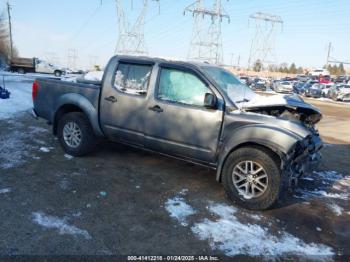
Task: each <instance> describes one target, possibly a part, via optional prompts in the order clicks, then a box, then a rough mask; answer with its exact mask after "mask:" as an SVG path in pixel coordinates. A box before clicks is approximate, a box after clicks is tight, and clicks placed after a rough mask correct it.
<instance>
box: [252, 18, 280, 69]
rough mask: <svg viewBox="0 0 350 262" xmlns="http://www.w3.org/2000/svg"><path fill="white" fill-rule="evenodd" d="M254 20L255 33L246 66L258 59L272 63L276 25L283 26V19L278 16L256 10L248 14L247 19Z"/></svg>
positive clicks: (273, 60) (274, 61) (274, 60)
mask: <svg viewBox="0 0 350 262" xmlns="http://www.w3.org/2000/svg"><path fill="white" fill-rule="evenodd" d="M250 20H253V21H254V22H255V35H254V38H253V40H252V45H251V48H250V55H249V60H248V67H249V68H252V66H253V64H254V63H255V62H256V61H257V60H258V59H259V60H260V61H261V63H262V64H263V65H264V64H274V63H276V62H277V61H276V60H277V59H276V57H275V43H276V33H277V31H276V26H277V25H280V26H281V29H282V27H283V20H282V18H281V17H280V16H277V15H271V14H266V13H262V12H257V13H254V14H252V15H251V16H249V21H250Z"/></svg>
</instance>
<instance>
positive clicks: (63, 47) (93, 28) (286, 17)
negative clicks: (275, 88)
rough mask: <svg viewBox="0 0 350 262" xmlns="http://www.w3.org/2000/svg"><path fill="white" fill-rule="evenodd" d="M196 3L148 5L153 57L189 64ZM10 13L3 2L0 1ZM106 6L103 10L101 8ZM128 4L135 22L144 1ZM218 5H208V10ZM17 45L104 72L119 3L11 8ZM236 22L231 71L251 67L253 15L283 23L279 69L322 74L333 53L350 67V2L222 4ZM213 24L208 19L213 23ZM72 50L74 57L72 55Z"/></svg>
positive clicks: (15, 1)
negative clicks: (316, 70)
mask: <svg viewBox="0 0 350 262" xmlns="http://www.w3.org/2000/svg"><path fill="white" fill-rule="evenodd" d="M194 1H195V0H177V1H175V0H160V12H159V7H158V4H157V2H155V1H151V0H150V1H149V9H148V14H147V17H146V24H145V39H146V44H147V49H148V52H149V54H150V55H151V56H162V57H174V58H179V59H186V57H187V54H188V50H189V45H190V41H191V35H192V29H193V22H194V19H193V17H192V15H191V14H189V13H188V14H186V15H184V14H183V11H184V9H185V7H186V6H189V5H190V4H191V3H193V2H194ZM1 2H2V4H3V5H4V2H5V1H4V0H2V1H1ZM101 2H102V5H101ZM131 2H132V1H131V0H124V3H125V8H127V15H128V16H130V17H131V19H130V20H131V22H132V20H133V19H134V18H135V17H136V14H137V12H138V11H139V9H140V2H141V0H133V9H131ZM212 2H213V0H206V1H205V3H206V5H207V6H210V4H211V3H212ZM10 3H11V6H12V10H11V12H12V23H13V39H14V43H15V46H16V47H17V49H18V51H19V53H20V55H21V56H24V57H40V58H42V59H54V60H56V61H57V63H59V64H61V65H63V66H66V65H67V56H68V53H69V52H70V53H71V54H72V52H73V51H72V50H73V49H75V50H76V55H77V66H78V67H83V68H88V67H89V66H91V65H92V64H99V65H101V66H104V65H105V64H106V63H107V62H108V60H109V58H110V57H111V56H113V55H114V52H115V48H116V43H117V39H118V20H117V12H116V4H115V0H102V1H101V0H85V1H83V0H74V1H71V0H70V1H69V0H30V1H28V0H10ZM222 3H223V7H224V9H225V11H226V13H227V14H228V15H230V17H231V22H230V23H228V22H227V21H226V20H224V21H223V22H222V41H223V53H224V63H225V64H231V63H234V64H237V63H238V59H239V60H240V65H242V66H246V65H247V62H248V59H249V53H250V47H251V43H252V39H253V37H254V35H255V34H254V33H255V27H254V23H253V21H252V20H250V22H249V16H250V15H251V14H253V13H255V12H265V13H269V14H273V15H278V16H280V17H281V18H282V19H283V22H284V24H283V28H278V29H276V41H275V54H276V61H277V62H278V63H283V62H285V63H288V64H290V63H292V62H294V63H296V65H297V66H304V67H322V66H323V65H324V64H325V63H326V57H327V47H328V44H329V42H331V43H332V49H331V58H333V59H336V60H341V61H350V48H349V43H350V1H349V0H337V1H332V0H293V1H285V0H245V1H239V0H229V1H227V0H222ZM207 19H208V18H207ZM69 50H71V51H69Z"/></svg>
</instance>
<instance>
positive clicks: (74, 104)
mask: <svg viewBox="0 0 350 262" xmlns="http://www.w3.org/2000/svg"><path fill="white" fill-rule="evenodd" d="M56 108H57V109H56V110H55V111H54V116H53V117H52V119H53V121H52V122H53V133H54V134H55V135H57V126H58V121H59V119H60V118H61V117H62V116H63V115H65V114H68V113H71V112H82V113H84V114H85V116H86V117H87V118H88V119H89V121H90V124H91V126H92V128H93V130H94V133H95V135H96V136H98V137H103V132H102V130H101V128H100V125H99V119H98V112H97V110H96V109H95V108H94V106H93V105H92V104H91V103H90V101H89V100H87V99H86V98H85V97H83V96H82V95H79V94H66V95H63V96H62V97H61V98H60V99H59V101H58V103H57V106H56Z"/></svg>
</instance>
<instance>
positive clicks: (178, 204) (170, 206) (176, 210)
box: [165, 196, 196, 226]
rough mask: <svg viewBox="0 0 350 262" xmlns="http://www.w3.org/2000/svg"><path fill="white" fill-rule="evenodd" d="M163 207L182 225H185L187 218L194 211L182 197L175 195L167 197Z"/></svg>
mask: <svg viewBox="0 0 350 262" xmlns="http://www.w3.org/2000/svg"><path fill="white" fill-rule="evenodd" d="M165 209H166V210H167V211H168V213H169V214H170V216H171V217H172V218H175V219H176V220H177V221H178V222H179V223H180V224H181V225H182V226H187V225H188V223H187V218H188V217H189V216H191V215H193V214H195V213H196V212H195V211H194V209H193V208H192V207H191V206H190V205H188V204H187V203H186V202H185V199H184V198H183V197H179V196H176V197H174V198H171V199H168V200H167V202H166V203H165Z"/></svg>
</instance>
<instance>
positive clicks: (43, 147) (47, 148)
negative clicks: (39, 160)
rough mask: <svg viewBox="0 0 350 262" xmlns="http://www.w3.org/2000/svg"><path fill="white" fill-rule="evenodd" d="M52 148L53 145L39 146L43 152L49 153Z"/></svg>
mask: <svg viewBox="0 0 350 262" xmlns="http://www.w3.org/2000/svg"><path fill="white" fill-rule="evenodd" d="M52 149H53V147H45V146H42V147H40V149H39V150H40V151H41V152H43V153H49V152H50V151H51V150H52Z"/></svg>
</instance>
